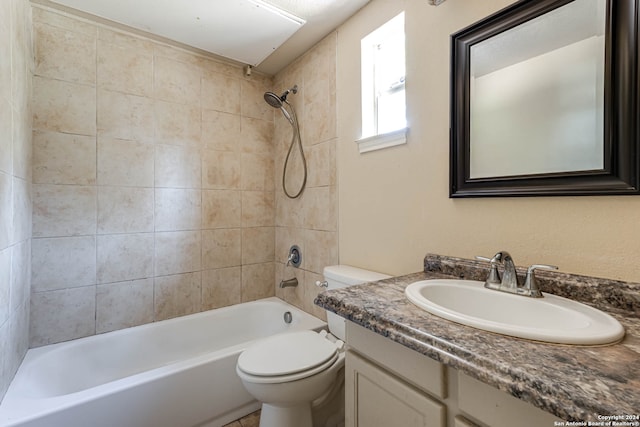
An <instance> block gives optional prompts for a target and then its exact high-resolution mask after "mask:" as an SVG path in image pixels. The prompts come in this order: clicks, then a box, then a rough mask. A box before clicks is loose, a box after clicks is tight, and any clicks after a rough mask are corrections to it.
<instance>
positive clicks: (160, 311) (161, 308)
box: [154, 272, 202, 320]
mask: <svg viewBox="0 0 640 427" xmlns="http://www.w3.org/2000/svg"><path fill="white" fill-rule="evenodd" d="M201 294H202V273H201V272H196V273H186V274H177V275H173V276H164V277H156V279H155V291H154V301H155V302H154V306H155V319H156V320H165V319H170V318H173V317H178V316H184V315H187V314H192V313H197V312H199V311H201V305H202V304H201V299H202V297H201Z"/></svg>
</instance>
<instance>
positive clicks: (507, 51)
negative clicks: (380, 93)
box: [450, 0, 640, 197]
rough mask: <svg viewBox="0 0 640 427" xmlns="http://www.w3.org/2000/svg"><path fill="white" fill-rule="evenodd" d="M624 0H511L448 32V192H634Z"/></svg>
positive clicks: (628, 7) (630, 29)
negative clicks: (473, 22) (449, 112)
mask: <svg viewBox="0 0 640 427" xmlns="http://www.w3.org/2000/svg"><path fill="white" fill-rule="evenodd" d="M636 13H637V10H636V1H635V0H537V1H533V0H523V1H520V2H517V3H515V4H514V5H512V6H510V7H508V8H506V9H503V10H502V11H499V12H497V13H496V14H494V15H491V16H489V17H488V18H486V19H484V20H482V21H480V22H478V23H476V24H474V25H472V26H470V27H468V28H466V29H464V30H462V31H460V32H458V33H456V34H454V35H452V91H451V95H452V97H451V107H452V108H451V188H450V196H451V197H481V196H514V195H516V196H522V195H589V194H639V188H640V186H639V179H638V175H639V173H638V172H639V170H638V169H639V167H638V165H639V162H638V147H637V145H638V144H637V121H638V120H637V119H636V114H637V112H638V109H637V99H638V98H637V66H636V57H637V51H636V49H637V40H636V23H635V16H636Z"/></svg>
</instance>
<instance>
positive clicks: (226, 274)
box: [202, 267, 242, 310]
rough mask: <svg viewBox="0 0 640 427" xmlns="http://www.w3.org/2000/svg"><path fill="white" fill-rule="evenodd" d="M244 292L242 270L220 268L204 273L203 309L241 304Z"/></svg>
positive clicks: (237, 268) (238, 268)
mask: <svg viewBox="0 0 640 427" xmlns="http://www.w3.org/2000/svg"><path fill="white" fill-rule="evenodd" d="M241 290H242V268H241V267H230V268H218V269H215V270H204V271H203V272H202V309H203V310H213V309H214V308H220V307H227V306H229V305H234V304H239V303H240V302H241V301H242V299H241V295H240V294H241Z"/></svg>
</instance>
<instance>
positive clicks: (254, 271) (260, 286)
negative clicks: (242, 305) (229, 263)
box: [241, 262, 275, 302]
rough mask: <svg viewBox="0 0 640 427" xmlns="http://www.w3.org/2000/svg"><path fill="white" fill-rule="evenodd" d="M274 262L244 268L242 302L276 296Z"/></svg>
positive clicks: (244, 266)
mask: <svg viewBox="0 0 640 427" xmlns="http://www.w3.org/2000/svg"><path fill="white" fill-rule="evenodd" d="M274 276H275V265H274V263H273V262H265V263H262V264H249V265H243V266H242V294H241V295H242V302H247V301H255V300H257V299H261V298H267V297H272V296H274V295H275V286H274V283H273V278H274Z"/></svg>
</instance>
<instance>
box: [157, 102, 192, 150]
mask: <svg viewBox="0 0 640 427" xmlns="http://www.w3.org/2000/svg"><path fill="white" fill-rule="evenodd" d="M155 114H156V119H155V120H156V143H161V144H173V145H186V146H193V147H198V146H200V134H201V113H200V107H199V106H197V105H195V106H194V105H183V104H176V103H173V102H164V101H156V102H155Z"/></svg>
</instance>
